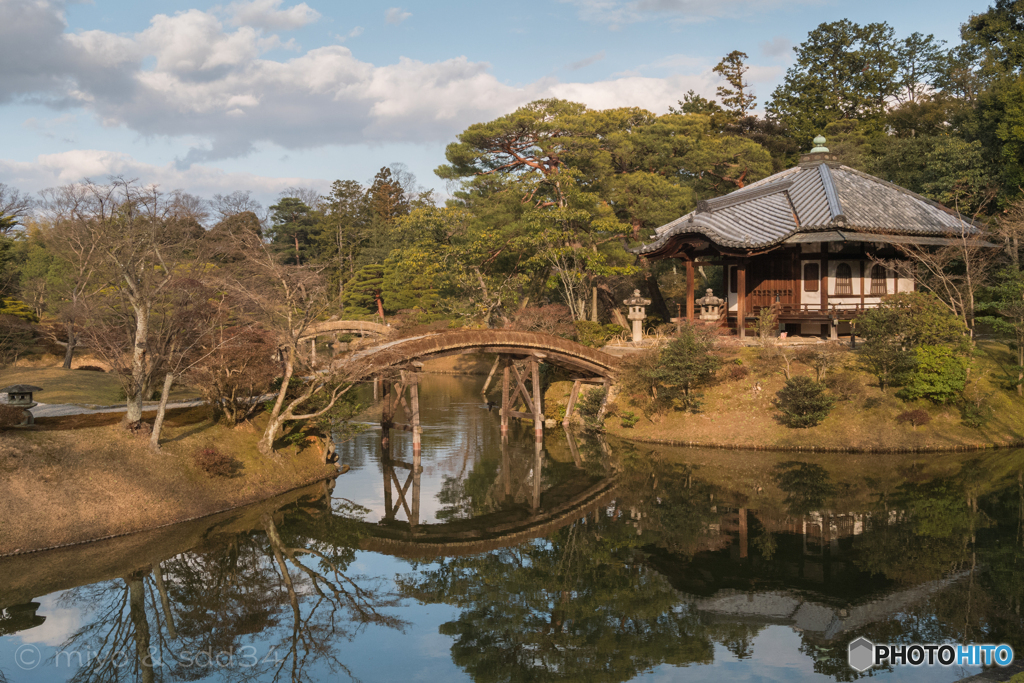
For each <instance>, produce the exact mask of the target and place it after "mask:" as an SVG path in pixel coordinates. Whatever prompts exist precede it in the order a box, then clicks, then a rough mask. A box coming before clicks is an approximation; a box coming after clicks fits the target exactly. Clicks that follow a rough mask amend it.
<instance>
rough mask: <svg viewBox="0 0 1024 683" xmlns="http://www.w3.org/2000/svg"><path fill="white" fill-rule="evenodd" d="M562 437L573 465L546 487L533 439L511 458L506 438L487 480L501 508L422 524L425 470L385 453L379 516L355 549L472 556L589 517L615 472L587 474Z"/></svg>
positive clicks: (610, 490) (609, 491)
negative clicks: (524, 452)
mask: <svg viewBox="0 0 1024 683" xmlns="http://www.w3.org/2000/svg"><path fill="white" fill-rule="evenodd" d="M566 436H567V438H568V439H569V440H570V444H571V451H572V453H573V457H574V459H575V465H576V467H575V468H574V469H573V473H572V475H571V476H569V477H568V478H567V479H566V480H564V481H560V482H558V483H556V484H554V485H552V486H550V487H548V488H547V489H544V488H543V486H542V480H543V470H544V454H543V448H542V446H543V444H542V443H541V442H539V441H536V440H535V441H534V447H533V454H532V457H527V458H516V457H515V455H514V454H513V453H512V452H511V451H512V449H511V447H510V446H509V443H508V440H507V439H503V440H502V449H501V466H500V468H499V471H498V477H497V479H496V480H495V482H494V483H493V484H492V487H493V489H494V490H495V492H496V496H495V497H496V498H497V499H498V500H499V501H501V504H502V507H501V509H499V510H496V511H494V512H490V513H486V514H482V515H476V516H473V517H472V518H471V519H454V520H449V521H445V522H441V523H428V524H423V523H421V521H420V495H421V494H420V477H421V475H422V472H423V468H422V467H419V466H418V465H417V464H414V463H408V462H402V461H398V460H393V459H391V458H389V457H388V454H387V451H385V457H384V458H382V460H381V466H382V470H383V476H384V511H385V512H384V519H382V520H381V521H380V522H379V523H377V524H369V523H367V524H365V525H364V528H365V529H366V531H367V533H368V537H367V538H364V539H363V540H362V542H361V547H362V548H363V549H364V550H373V551H376V552H382V553H386V554H389V555H398V556H401V557H410V558H412V557H417V558H426V557H440V556H446V557H450V556H458V555H472V554H476V553H483V552H487V551H490V550H495V549H497V548H504V547H508V546H512V545H516V544H519V543H523V542H525V541H528V540H532V539H534V538H539V537H542V536H546V535H548V534H550V533H552V532H553V531H555V530H557V529H560V528H562V527H563V526H566V525H568V524H571V523H572V522H575V521H577V520H579V519H580V518H582V517H585V516H587V515H589V514H591V513H592V512H594V511H596V510H598V509H600V508H601V507H603V506H605V505H607V504H608V502H609V501H610V500H611V499H612V497H613V495H614V493H615V486H616V483H617V478H616V477H615V475H614V473H613V472H604V475H605V476H595V475H592V474H589V473H588V472H587V471H586V470H585V469H584V468H583V465H584V461H583V458H582V457H581V456H580V454H579V450H578V449H577V448H575V442H574V441H573V439H574V437H573V435H572V434H571V433H570V432H568V431H567V435H566ZM404 473H407V474H404ZM403 479H404V481H403ZM399 517H405V520H400V519H399Z"/></svg>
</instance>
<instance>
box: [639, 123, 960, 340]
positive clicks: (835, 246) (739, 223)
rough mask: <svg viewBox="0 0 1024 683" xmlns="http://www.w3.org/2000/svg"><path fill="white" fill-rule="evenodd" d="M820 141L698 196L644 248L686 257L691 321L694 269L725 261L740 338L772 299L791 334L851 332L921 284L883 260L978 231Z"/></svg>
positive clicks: (644, 253)
mask: <svg viewBox="0 0 1024 683" xmlns="http://www.w3.org/2000/svg"><path fill="white" fill-rule="evenodd" d="M814 142H815V145H816V146H815V148H814V149H812V150H811V152H810V153H809V154H805V155H803V156H802V157H801V158H800V163H799V164H798V165H797V166H795V167H793V168H790V169H787V170H785V171H782V172H780V173H776V174H775V175H773V176H770V177H768V178H765V179H763V180H759V181H758V182H756V183H752V184H750V185H748V186H746V187H744V188H741V189H738V190H736V191H734V192H732V193H731V194H728V195H725V196H723V197H717V198H715V199H709V200H706V201H702V202H700V203H699V204H698V205H697V209H696V210H695V211H692V212H690V213H688V214H686V215H685V216H682V217H681V218H677V219H676V220H674V221H672V222H671V223H668V224H666V225H663V226H661V227H660V228H658V229H657V230H656V231H655V233H656V239H655V240H654V241H653V242H651V243H649V244H646V245H644V246H643V247H641V248H639V249H638V250H637V253H638V254H639V255H640V256H641V257H643V258H646V259H648V260H652V261H654V260H659V259H673V258H674V259H680V260H681V261H683V263H684V264H685V266H686V276H687V282H688V285H689V292H690V295H689V297H688V300H687V304H686V316H687V317H688V318H689V319H691V320H692V319H693V318H694V296H696V294H695V292H694V290H695V287H694V268H695V266H700V265H720V266H722V267H723V268H724V282H725V285H726V286H725V288H726V290H727V292H726V293H722V298H724V299H727V301H728V306H727V307H726V308H727V310H726V311H723V316H722V322H723V324H727V325H728V326H729V327H730V328H733V329H736V330H738V331H739V334H740V335H741V336H743V335H744V334H745V332H746V330H747V327H748V326H749V325H750V324H752V322H753V321H754V320H756V319H757V315H758V313H759V311H760V310H761V308H762V307H764V306H773V305H774V306H776V307H777V311H778V316H779V323H780V324H781V325H785V330H786V331H787V332H788V333H790V334H809V335H818V334H821V335H829V336H833V337H834V336H835V335H837V334H840V333H848V332H849V329H850V328H849V321H850V320H851V319H852V318H854V317H856V315H857V314H858V313H859V312H861V311H863V310H865V309H867V308H872V307H875V306H877V305H878V303H879V302H880V301H881V299H882V297H884V296H886V295H889V294H895V293H897V292H906V291H912V290H913V289H914V287H915V283H914V281H913V280H912V279H905V278H900V277H898V276H897V275H896V273H895V272H893V271H892V270H889V269H886V268H884V267H883V266H881V265H878V263H877V260H876V259H898V258H901V252H900V250H899V248H898V247H899V245H901V244H916V245H944V244H950V243H952V241H953V240H959V239H962V238H963V237H964V236H968V237H970V236H974V235H977V234H978V232H979V230H978V228H977V227H976V226H975V224H974V223H973V222H972V221H971V220H970V219H968V218H966V217H964V216H961V215H960V214H958V213H957V212H955V211H952V210H950V209H948V208H946V207H944V206H942V205H941V204H939V203H937V202H934V201H932V200H930V199H925V198H924V197H922V196H920V195H918V194H915V193H913V192H910V191H909V190H905V189H903V188H901V187H898V186H896V185H893V184H892V183H889V182H887V181H884V180H881V179H880V178H876V177H874V176H871V175H868V174H867V173H863V172H861V171H857V170H855V169H852V168H849V167H848V166H844V165H842V164H841V163H840V162H839V159H838V157H837V156H836V155H835V154H832V153H830V152H829V150H828V149H827V148H825V147H824V146H823V145H824V143H825V139H824V138H821V137H818V138H815V140H814ZM726 294H727V296H725V295H726Z"/></svg>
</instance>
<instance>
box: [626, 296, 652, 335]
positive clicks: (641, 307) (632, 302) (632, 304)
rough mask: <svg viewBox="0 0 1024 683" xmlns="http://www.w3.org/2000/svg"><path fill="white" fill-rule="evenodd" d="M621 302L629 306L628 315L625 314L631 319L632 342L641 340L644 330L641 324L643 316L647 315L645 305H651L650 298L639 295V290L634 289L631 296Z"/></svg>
mask: <svg viewBox="0 0 1024 683" xmlns="http://www.w3.org/2000/svg"><path fill="white" fill-rule="evenodd" d="M622 303H624V304H626V305H627V306H629V315H628V316H626V317H627V318H629V319H630V320H632V321H633V342H634V343H637V342H640V341H642V340H643V338H644V330H643V327H642V326H641V323H643V321H644V318H646V317H647V312H646V310H645V309H646V307H647V306H650V305H651V300H650V299H644V298H642V297H641V296H640V290H639V289H634V290H633V296H631V297H630V298H628V299H625V300H624V301H623V302H622Z"/></svg>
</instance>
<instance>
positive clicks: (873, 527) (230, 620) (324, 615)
mask: <svg viewBox="0 0 1024 683" xmlns="http://www.w3.org/2000/svg"><path fill="white" fill-rule="evenodd" d="M421 390H422V393H423V396H424V404H425V406H426V405H429V406H432V407H431V408H429V409H427V408H425V409H424V424H425V425H426V429H425V430H424V438H423V448H422V452H421V457H420V458H419V459H417V458H415V457H414V456H415V453H414V452H413V451H412V450H411V443H409V441H410V440H409V439H408V438H407V437H406V436H405V435H401V434H399V435H394V436H393V437H392V439H391V443H390V444H389V447H390V450H389V451H387V452H382V451H381V450H380V441H379V435H378V434H376V433H374V432H372V431H371V432H368V433H366V434H365V435H361V436H360V437H358V438H357V439H355V440H353V441H352V442H349V443H346V444H341V445H340V446H339V453H340V455H341V458H342V462H343V463H345V464H349V465H350V466H351V467H352V469H351V471H350V472H349V473H348V474H346V475H344V476H342V477H340V478H339V479H338V480H337V481H336V482H331V483H329V484H324V485H321V486H319V487H315V488H312V489H310V490H307V491H304V492H300V493H296V494H295V495H293V496H291V497H290V498H289V499H288V500H286V501H279V502H276V503H268V504H267V505H264V506H262V507H256V508H253V509H251V510H248V511H240V512H238V513H236V514H234V515H231V516H227V517H223V518H219V519H217V520H211V521H209V522H206V523H204V524H202V525H199V526H193V527H181V528H175V529H171V530H167V531H166V532H163V533H164V534H165V535H164V536H154V537H153V538H150V539H144V538H143V539H135V540H131V539H125V540H122V541H119V542H117V543H112V544H110V545H107V546H95V547H91V548H88V547H85V548H80V549H76V550H72V551H68V552H66V553H64V554H50V555H46V556H44V555H40V556H37V557H34V558H32V557H22V558H16V559H13V560H4V561H2V562H0V576H4V577H5V578H4V580H3V581H2V582H0V605H7V607H5V608H4V609H3V610H2V611H0V671H3V672H4V673H5V674H6V676H7V677H8V678H9V679H10V680H23V679H24V680H41V681H50V680H74V681H137V680H142V681H170V680H200V679H212V680H231V681H234V680H238V681H243V680H244V681H257V680H258V681H264V680H280V681H313V680H325V679H333V678H334V677H336V676H340V677H341V678H343V679H344V678H346V677H349V678H352V679H359V680H366V681H374V680H394V679H396V678H401V677H409V676H412V675H414V674H415V675H420V676H421V677H425V678H446V679H448V678H454V679H457V678H459V677H462V678H463V679H470V680H475V681H523V680H530V681H542V680H565V679H572V680H576V679H584V678H594V679H597V680H602V681H626V680H631V679H635V678H642V677H644V676H645V675H646V674H649V673H654V674H655V675H659V674H662V675H664V674H666V673H667V674H668V676H667V677H673V674H672V671H673V670H674V669H676V668H679V667H685V668H686V669H687V671H686V676H687V677H688V678H694V679H695V680H699V679H705V680H721V679H722V678H725V677H728V678H734V679H739V680H745V679H757V678H759V677H761V676H766V677H769V678H775V679H779V680H814V679H820V680H837V681H847V680H853V679H855V678H859V675H857V674H855V673H854V672H853V670H852V669H850V668H849V667H848V666H847V664H846V647H847V644H848V643H849V642H850V641H851V640H852V639H854V638H856V637H858V636H861V635H863V636H866V637H867V638H868V639H870V640H872V641H875V642H890V643H910V642H941V641H951V642H984V643H1003V642H1005V643H1008V644H1010V645H1012V646H1013V647H1014V648H1015V649H1016V650H1017V651H1019V652H1021V651H1024V622H1022V619H1021V614H1020V609H1021V601H1022V598H1024V573H1022V571H1021V567H1022V563H1024V536H1022V534H1024V453H1022V452H1008V451H996V452H990V453H986V454H984V455H983V456H981V457H979V458H974V457H964V456H956V455H952V454H951V455H948V456H927V457H925V458H921V459H918V460H913V459H903V460H899V461H897V460H892V459H884V458H877V459H871V458H867V457H866V456H862V457H860V458H859V459H858V460H857V461H856V462H853V461H849V462H839V463H837V462H836V461H835V460H830V459H829V458H825V457H822V458H800V459H788V458H786V457H778V456H774V455H772V454H743V453H729V452H725V451H718V452H714V453H711V454H701V453H698V452H694V451H674V450H672V449H667V448H656V447H641V446H636V445H631V444H628V443H619V442H609V441H605V440H601V439H596V438H593V437H583V436H581V435H573V434H567V433H563V432H562V431H561V430H558V431H557V432H556V433H552V434H548V435H547V436H546V438H545V441H544V442H543V443H537V442H535V441H534V439H533V433H532V430H531V429H530V426H532V425H527V426H526V428H525V429H524V430H523V432H522V433H521V434H517V433H516V431H515V430H514V429H513V433H512V435H511V438H509V439H508V440H506V441H502V439H501V438H500V434H499V433H498V430H497V420H496V416H495V415H494V413H491V412H488V411H487V409H486V407H484V406H481V405H480V403H479V401H478V400H475V397H474V396H473V394H474V392H475V388H474V387H473V386H472V385H471V384H470V383H469V382H467V381H465V380H457V379H451V378H440V379H438V378H433V379H432V378H427V379H425V380H424V381H423V385H422V386H421ZM434 398H437V400H436V401H432V400H431V399H434ZM438 425H440V426H438ZM104 547H105V548H106V550H103V549H102V548H104ZM58 613H59V614H74V615H76V618H77V619H78V623H77V624H75V625H74V626H73V627H70V628H66V629H64V630H63V631H62V630H61V629H60V628H58V627H57V626H56V621H54V620H51V619H49V618H48V617H51V616H53V615H56V614H58ZM51 631H52V632H51ZM44 632H46V633H48V634H49V635H47V637H45V638H44V637H43V636H42V635H39V634H43V633H44ZM54 634H56V636H59V637H56V636H55V635H54ZM428 641H429V642H430V643H431V644H430V645H429V646H428V647H421V645H420V644H421V643H425V642H428ZM26 644H32V645H33V646H36V647H38V648H39V649H40V651H41V654H42V657H43V659H44V660H45V661H44V663H43V664H41V665H40V666H39V667H38V668H35V669H32V670H24V669H23V668H19V667H18V665H17V662H16V661H15V654H16V652H17V650H18V648H19V647H20V646H24V645H26ZM439 655H440V656H441V658H440V659H439ZM723 667H727V668H723ZM970 673H977V669H971V668H965V669H957V670H943V671H935V670H930V671H923V670H918V671H909V670H906V669H902V670H900V671H896V672H889V675H891V676H892V677H893V678H894V679H895V680H915V677H916V680H956V679H957V678H960V677H963V676H966V675H968V674H970ZM873 675H883V676H884V675H887V672H886V671H881V670H875V671H873Z"/></svg>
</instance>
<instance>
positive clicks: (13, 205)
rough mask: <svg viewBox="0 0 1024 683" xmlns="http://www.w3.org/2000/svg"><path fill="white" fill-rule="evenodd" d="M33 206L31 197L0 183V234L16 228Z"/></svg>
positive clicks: (5, 233)
mask: <svg viewBox="0 0 1024 683" xmlns="http://www.w3.org/2000/svg"><path fill="white" fill-rule="evenodd" d="M34 206H35V202H34V201H33V200H32V197H30V196H29V195H27V194H25V193H23V192H21V191H20V190H17V189H15V188H13V187H10V186H9V185H5V184H4V183H0V235H7V234H9V233H10V232H12V231H13V230H14V229H15V228H17V227H18V225H19V224H20V223H21V221H22V220H23V219H25V218H27V217H28V215H29V214H30V213H31V212H32V208H33V207H34Z"/></svg>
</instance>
